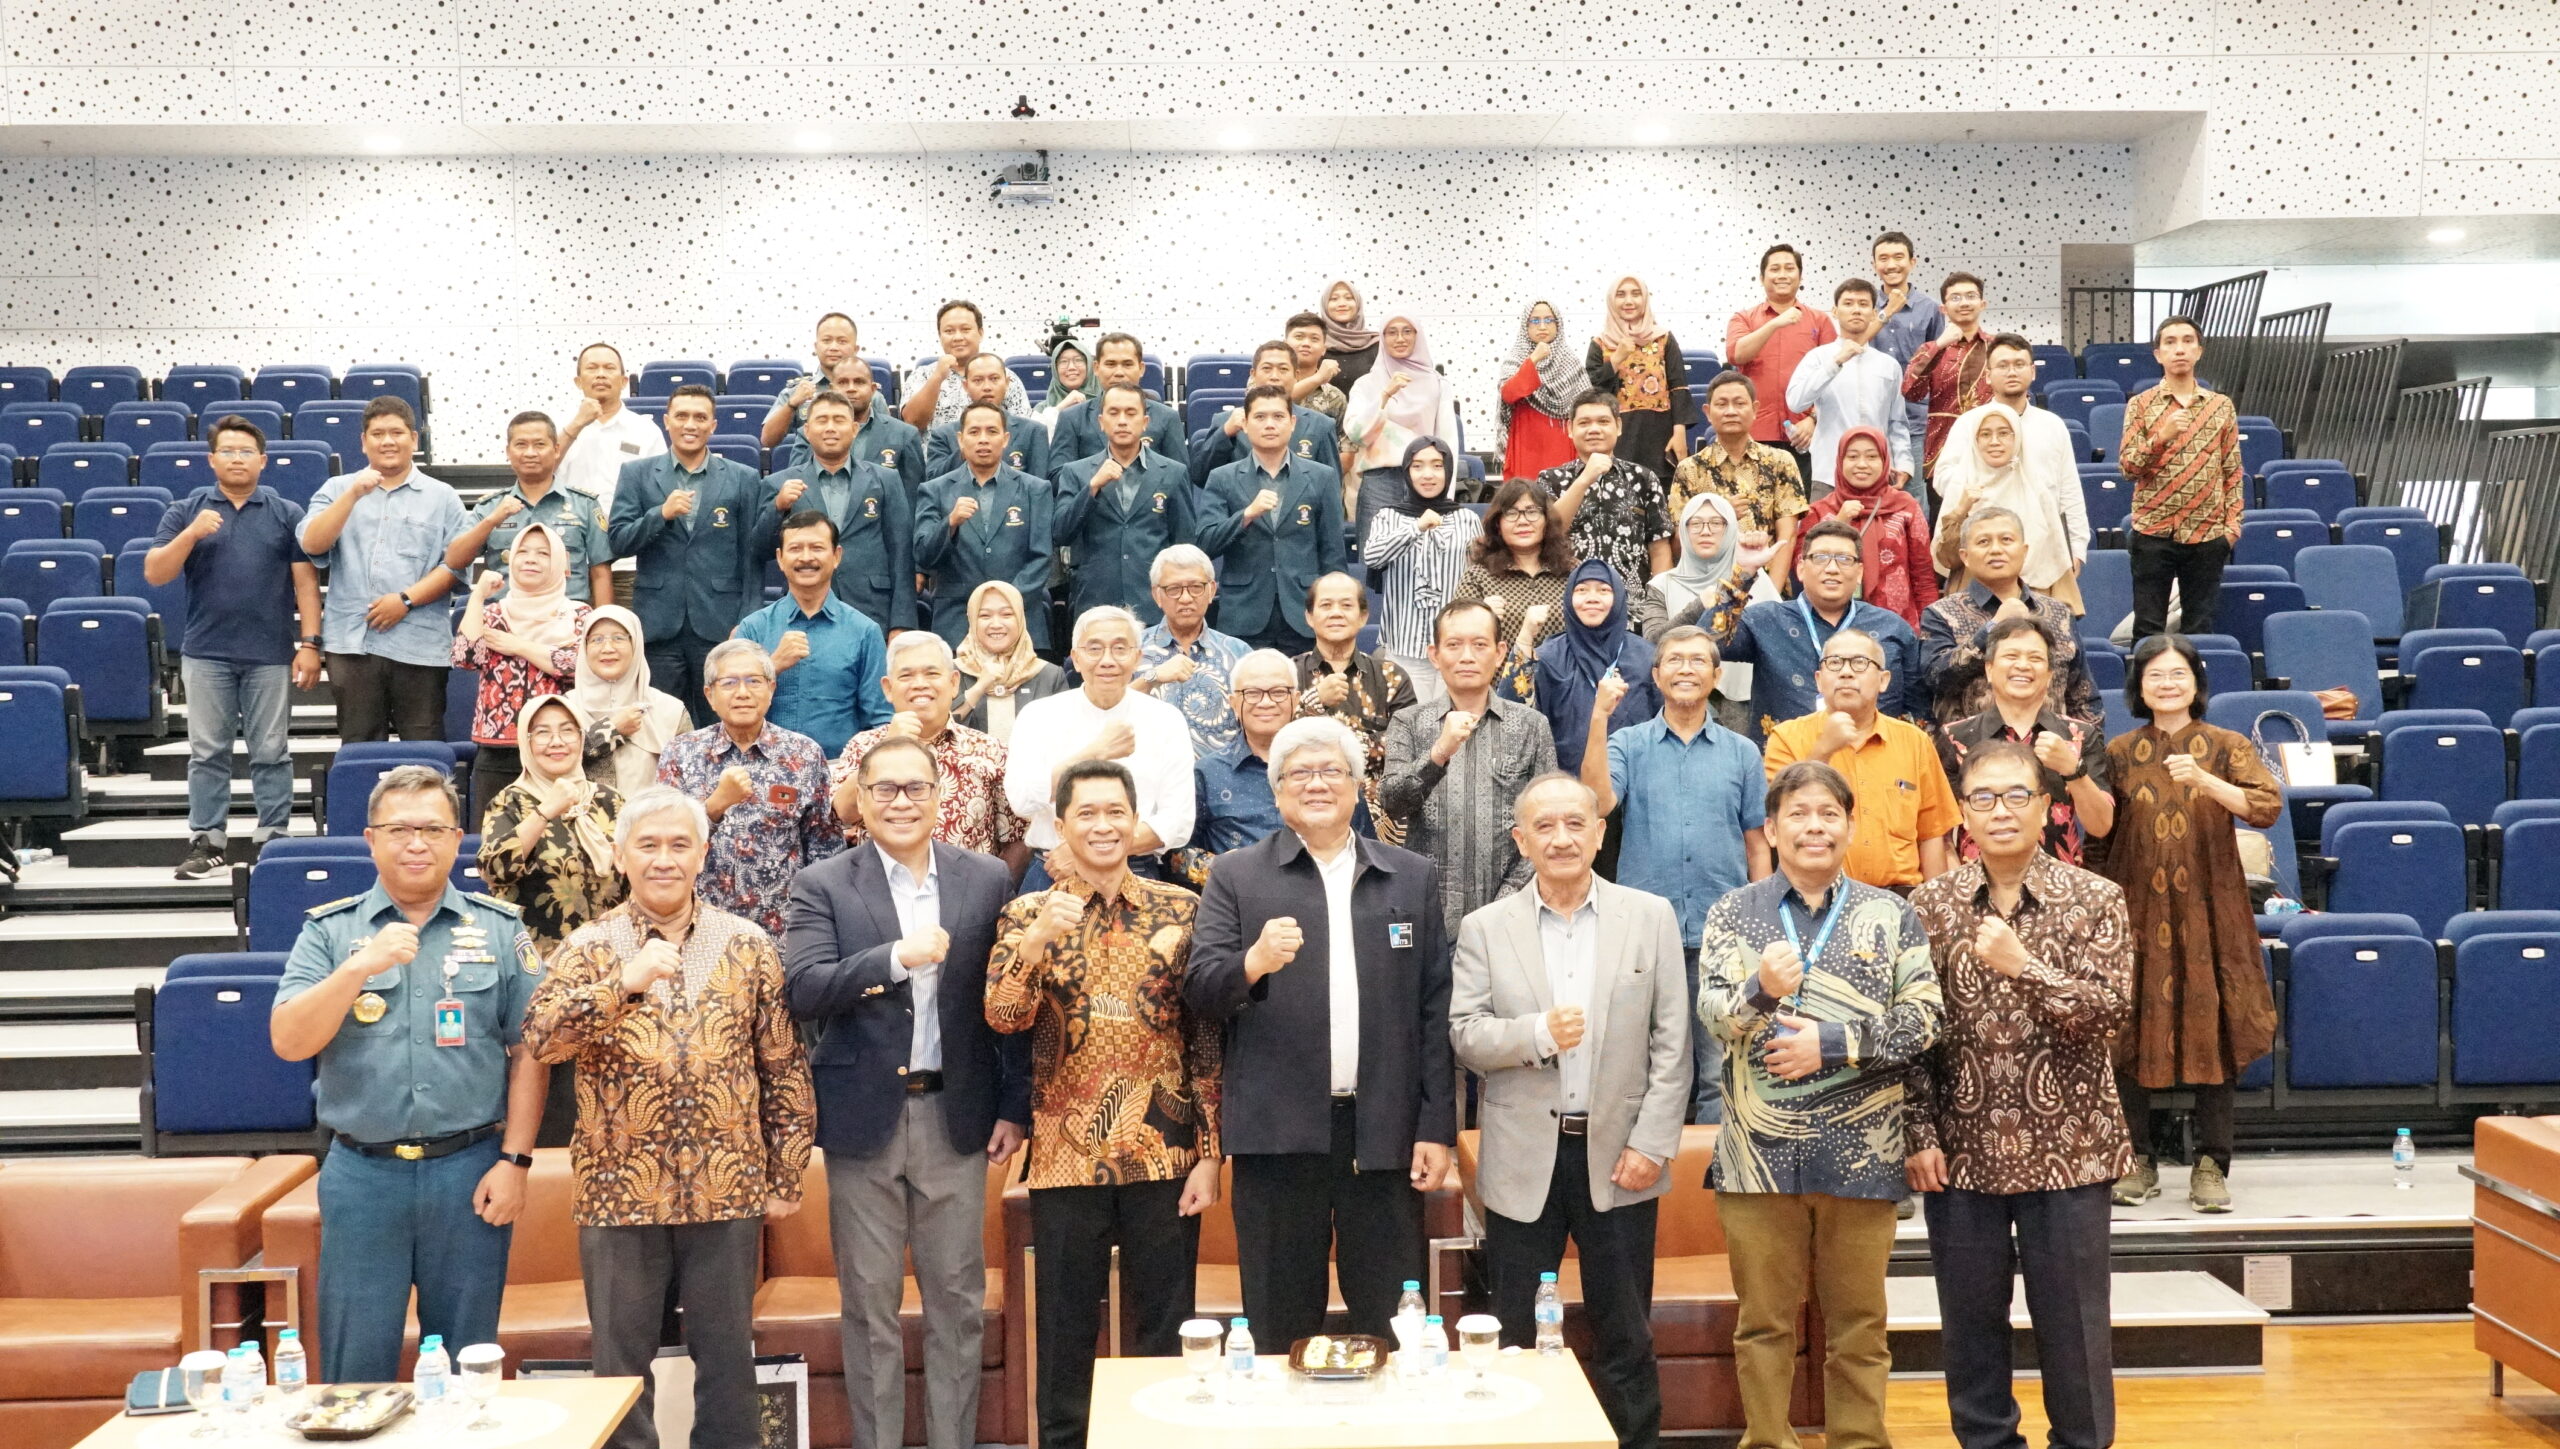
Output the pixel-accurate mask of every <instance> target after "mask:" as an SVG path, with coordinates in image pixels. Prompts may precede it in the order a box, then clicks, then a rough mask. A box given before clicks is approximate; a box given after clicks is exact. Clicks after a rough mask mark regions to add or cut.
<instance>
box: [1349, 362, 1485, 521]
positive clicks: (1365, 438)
mask: <svg viewBox="0 0 2560 1449" xmlns="http://www.w3.org/2000/svg"><path fill="white" fill-rule="evenodd" d="M1378 348H1379V357H1378V365H1377V366H1376V367H1374V368H1372V369H1370V371H1369V372H1368V373H1367V375H1365V376H1363V377H1362V378H1361V379H1360V380H1359V381H1358V382H1356V383H1354V384H1352V386H1351V401H1350V404H1349V405H1348V406H1347V407H1345V408H1344V409H1343V414H1342V436H1343V441H1344V443H1345V445H1346V446H1345V448H1344V451H1343V457H1344V458H1345V459H1347V460H1348V467H1349V468H1350V469H1352V470H1356V472H1357V474H1358V477H1359V479H1360V501H1359V506H1358V507H1357V508H1356V509H1355V510H1354V513H1353V519H1352V532H1351V536H1352V537H1354V538H1367V537H1368V536H1369V520H1370V519H1371V518H1372V517H1374V516H1376V514H1377V512H1378V510H1379V509H1381V508H1384V507H1386V506H1387V505H1388V504H1390V503H1393V502H1395V501H1396V500H1397V499H1399V498H1402V497H1404V496H1405V483H1404V450H1405V449H1407V448H1410V447H1412V446H1413V441H1414V439H1416V438H1454V437H1456V436H1458V401H1457V396H1456V394H1455V393H1453V392H1452V391H1451V390H1450V387H1449V383H1448V379H1446V378H1444V377H1442V376H1441V375H1440V374H1439V372H1438V371H1437V370H1435V369H1434V368H1433V367H1432V365H1431V347H1430V344H1428V343H1426V342H1425V341H1424V340H1423V337H1422V327H1421V324H1419V323H1417V322H1415V321H1414V320H1413V319H1412V318H1410V317H1406V316H1403V315H1397V316H1394V317H1390V318H1388V319H1387V325H1386V326H1385V327H1383V328H1381V329H1380V330H1379V332H1378Z"/></svg>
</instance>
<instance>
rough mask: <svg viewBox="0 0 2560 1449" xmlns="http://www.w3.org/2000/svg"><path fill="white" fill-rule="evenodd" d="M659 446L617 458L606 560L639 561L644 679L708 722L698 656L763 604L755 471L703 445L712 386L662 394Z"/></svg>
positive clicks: (713, 421) (699, 721)
mask: <svg viewBox="0 0 2560 1449" xmlns="http://www.w3.org/2000/svg"><path fill="white" fill-rule="evenodd" d="M666 422H667V451H666V452H664V453H662V454H660V455H658V456H657V457H655V458H634V459H633V460H631V461H630V462H628V463H625V464H623V465H622V473H621V475H620V477H619V478H618V479H617V480H616V481H615V483H614V487H613V512H612V515H611V516H610V517H609V518H608V519H607V521H606V523H605V539H606V541H607V542H608V543H610V544H612V545H613V556H614V557H615V558H618V559H620V558H631V557H633V556H635V555H636V556H637V557H638V558H639V560H640V562H639V565H638V570H639V571H638V573H637V574H636V575H635V576H634V577H633V579H632V581H631V606H632V610H631V611H632V612H633V613H635V614H637V615H639V616H640V632H641V633H643V634H645V635H647V636H648V638H647V639H646V640H645V641H643V642H644V645H645V653H646V656H647V658H648V661H649V682H650V683H651V684H652V685H654V686H656V687H657V688H659V689H661V690H664V691H665V692H667V693H668V694H671V695H674V696H675V697H676V698H678V699H681V700H683V701H684V702H685V709H686V710H687V711H688V712H690V713H691V714H692V716H693V722H694V725H695V726H696V727H697V728H704V727H708V726H709V725H710V724H711V723H712V722H713V717H712V714H711V709H710V705H709V704H708V702H707V701H706V700H705V698H704V696H703V693H702V686H703V685H704V683H705V682H706V681H705V680H704V679H703V677H702V661H703V659H704V657H705V656H707V655H708V654H710V652H711V649H712V646H713V645H715V644H718V643H719V642H720V641H721V640H723V639H726V638H728V637H729V631H730V630H731V629H733V628H735V627H736V626H737V623H738V621H739V620H740V619H743V618H745V617H746V616H747V614H748V613H749V612H750V611H752V610H754V609H756V608H759V607H761V606H762V605H763V603H764V561H765V557H766V554H765V553H760V552H758V551H757V549H756V521H757V515H758V514H759V513H760V512H761V511H762V510H763V509H764V507H765V490H764V477H763V475H762V474H759V473H758V472H756V470H755V469H753V468H750V467H748V466H747V465H746V464H744V463H739V462H735V461H732V460H730V459H728V458H723V457H721V456H719V455H718V454H716V453H713V452H712V451H711V433H712V429H713V428H715V427H717V426H718V423H719V415H718V414H717V413H715V412H714V411H713V410H712V402H711V389H709V388H707V387H704V386H702V385H701V384H699V383H687V384H686V385H685V386H683V387H680V388H677V389H676V390H675V393H674V394H673V395H672V396H670V397H669V398H668V399H667V419H666Z"/></svg>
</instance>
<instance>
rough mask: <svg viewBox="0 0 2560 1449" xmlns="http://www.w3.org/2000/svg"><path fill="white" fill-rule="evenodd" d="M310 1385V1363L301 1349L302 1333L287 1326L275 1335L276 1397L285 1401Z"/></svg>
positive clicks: (300, 1393) (294, 1397) (292, 1398)
mask: <svg viewBox="0 0 2560 1449" xmlns="http://www.w3.org/2000/svg"><path fill="white" fill-rule="evenodd" d="M310 1386H311V1365H310V1361H309V1359H308V1358H306V1357H305V1355H304V1354H303V1351H302V1335H301V1334H299V1333H296V1332H294V1331H293V1330H292V1329H290V1328H288V1329H286V1330H284V1331H283V1332H282V1333H279V1334H277V1335H276V1397H277V1398H280V1399H283V1400H284V1401H286V1402H287V1403H291V1402H293V1401H294V1400H295V1399H298V1398H300V1397H301V1396H302V1391H303V1390H304V1389H306V1388H309V1387H310Z"/></svg>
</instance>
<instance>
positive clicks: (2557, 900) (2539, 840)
mask: <svg viewBox="0 0 2560 1449" xmlns="http://www.w3.org/2000/svg"><path fill="white" fill-rule="evenodd" d="M2536 803H2540V802H2536ZM2499 859H2500V862H2501V864H2500V867H2499V870H2498V908H2499V909H2500V910H2507V911H2560V870H2554V869H2552V863H2553V862H2555V861H2560V819H2555V818H2552V817H2549V816H2545V817H2543V818H2540V819H2531V820H2518V821H2516V822H2515V823H2514V824H2512V825H2508V826H2506V827H2504V828H2503V829H2502V830H2501V831H2500V832H2499ZM2510 861H2511V862H2513V864H2512V865H2509V864H2506V862H2510Z"/></svg>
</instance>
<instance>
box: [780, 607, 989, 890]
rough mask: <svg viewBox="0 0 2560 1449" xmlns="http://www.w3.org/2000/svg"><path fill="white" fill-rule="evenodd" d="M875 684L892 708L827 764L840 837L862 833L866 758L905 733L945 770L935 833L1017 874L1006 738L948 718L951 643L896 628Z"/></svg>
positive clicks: (952, 685) (954, 672)
mask: <svg viewBox="0 0 2560 1449" xmlns="http://www.w3.org/2000/svg"><path fill="white" fill-rule="evenodd" d="M880 687H881V690H882V692H883V693H884V694H885V695H887V697H888V700H889V708H890V709H891V710H893V711H895V712H894V713H893V714H891V715H890V716H889V722H888V723H887V724H885V725H882V726H881V727H880V728H878V729H875V730H864V731H863V732H862V733H860V734H858V735H855V736H854V737H853V738H852V739H850V740H847V741H845V746H844V752H843V753H842V754H840V755H838V756H836V759H835V763H834V764H832V765H829V766H828V767H827V778H828V779H829V780H831V781H832V782H833V783H834V785H835V802H834V803H835V811H836V819H838V820H840V821H842V822H844V838H845V840H846V841H847V842H848V843H850V844H854V845H859V844H861V843H862V842H863V840H864V839H865V838H867V832H866V830H865V827H864V825H863V815H862V802H861V800H860V798H859V796H860V793H861V791H860V785H859V780H858V777H859V776H860V775H861V773H862V761H863V758H864V757H865V756H867V755H869V754H870V753H871V751H872V749H873V747H874V746H876V745H878V744H879V743H880V742H881V741H882V740H890V739H909V740H914V741H916V742H917V743H919V744H921V745H923V746H924V747H925V749H926V750H927V751H928V752H930V753H931V754H932V756H933V764H934V770H935V773H937V774H939V775H940V776H941V777H942V790H941V794H940V797H939V803H938V804H937V806H936V807H935V808H936V813H935V816H934V825H933V838H934V839H936V840H939V841H941V842H943V843H944V844H946V845H956V846H959V847H960V848H961V849H963V850H974V851H978V852H980V853H981V854H985V855H993V856H1000V857H1002V858H1003V860H1004V862H1005V864H1007V865H1009V866H1011V867H1012V868H1013V873H1014V874H1015V875H1016V876H1019V875H1021V874H1022V868H1023V866H1024V865H1025V864H1026V863H1027V862H1029V860H1030V859H1031V847H1030V846H1028V845H1026V844H1025V843H1024V842H1023V839H1022V832H1023V829H1024V826H1023V823H1022V817H1021V816H1019V815H1017V814H1015V813H1014V811H1013V807H1012V806H1011V805H1008V804H1006V803H1005V798H1004V761H1005V749H1004V743H1003V742H1002V741H1000V740H998V739H997V738H996V737H995V736H993V735H990V734H987V733H985V732H983V731H980V730H973V729H971V728H969V727H968V726H967V725H964V724H962V723H960V722H959V721H958V720H956V719H953V718H952V717H951V709H952V701H954V700H955V699H957V698H958V697H959V693H960V666H959V664H958V663H957V662H955V661H954V660H953V658H952V655H951V646H950V645H949V644H946V643H944V642H943V639H942V636H941V635H939V634H936V633H934V632H933V631H931V630H929V629H909V630H908V631H907V632H905V633H903V634H900V635H899V636H898V637H897V638H895V639H892V640H890V641H889V672H888V675H887V677H885V678H883V679H882V680H881V681H880Z"/></svg>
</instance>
